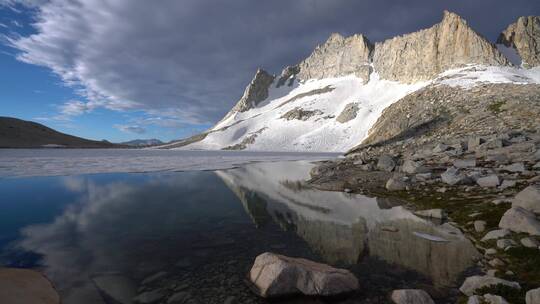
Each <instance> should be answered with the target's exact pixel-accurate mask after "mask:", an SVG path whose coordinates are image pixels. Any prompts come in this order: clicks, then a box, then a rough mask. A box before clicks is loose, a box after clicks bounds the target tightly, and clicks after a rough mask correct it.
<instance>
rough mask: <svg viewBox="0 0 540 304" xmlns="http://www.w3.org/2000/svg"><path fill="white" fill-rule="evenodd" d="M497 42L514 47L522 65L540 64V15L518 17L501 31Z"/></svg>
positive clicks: (533, 65) (532, 65) (534, 65)
mask: <svg viewBox="0 0 540 304" xmlns="http://www.w3.org/2000/svg"><path fill="white" fill-rule="evenodd" d="M497 43H500V44H504V45H505V46H507V47H513V48H514V49H516V51H517V52H518V54H519V56H520V57H521V59H522V60H523V62H522V65H523V67H525V68H531V67H536V66H540V16H528V17H520V18H519V19H518V20H517V21H516V22H515V23H512V24H510V25H509V26H508V28H507V29H506V30H505V31H504V32H502V33H501V35H500V36H499V39H498V40H497Z"/></svg>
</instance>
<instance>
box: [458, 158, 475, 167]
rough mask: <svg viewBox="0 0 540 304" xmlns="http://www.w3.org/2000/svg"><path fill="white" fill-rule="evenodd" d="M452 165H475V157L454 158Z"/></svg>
mask: <svg viewBox="0 0 540 304" xmlns="http://www.w3.org/2000/svg"><path fill="white" fill-rule="evenodd" d="M454 167H456V168H470V167H476V159H474V158H470V159H456V160H454Z"/></svg>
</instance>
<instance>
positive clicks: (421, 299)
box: [391, 289, 435, 304]
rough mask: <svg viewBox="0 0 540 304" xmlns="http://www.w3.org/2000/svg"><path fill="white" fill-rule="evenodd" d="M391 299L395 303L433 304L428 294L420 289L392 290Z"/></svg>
mask: <svg viewBox="0 0 540 304" xmlns="http://www.w3.org/2000/svg"><path fill="white" fill-rule="evenodd" d="M391 299H392V301H393V302H394V303H396V304H435V302H433V299H431V297H430V296H429V294H428V293H427V292H425V291H423V290H421V289H398V290H394V291H392V296H391Z"/></svg>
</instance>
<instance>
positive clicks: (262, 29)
mask: <svg viewBox="0 0 540 304" xmlns="http://www.w3.org/2000/svg"><path fill="white" fill-rule="evenodd" d="M284 8H286V9H284ZM444 9H448V10H451V11H454V12H456V13H458V14H460V15H461V16H463V17H464V18H465V19H466V20H468V22H469V24H470V25H471V26H472V27H473V28H474V29H476V30H477V31H479V32H480V33H481V34H483V35H484V36H485V37H486V38H488V39H489V40H491V41H495V39H496V38H497V35H498V34H499V33H500V32H501V31H502V30H504V29H505V28H506V27H507V26H508V25H509V24H510V23H512V22H514V21H515V20H516V19H517V18H518V17H519V16H523V15H539V14H540V1H532V0H513V1H507V0H475V1H470V0H452V1H433V0H410V1H402V0H378V1H356V0H333V1H327V0H296V1H290V0H275V1H253V0H230V1H215V0H181V1H178V0H159V1H134V0H114V1H112V0H0V116H12V117H17V118H21V119H26V120H33V121H37V122H40V123H43V124H45V125H47V126H49V127H52V128H54V129H57V130H60V131H62V132H65V133H69V134H73V135H77V136H82V137H86V138H90V139H96V140H101V139H106V140H109V141H112V142H121V141H126V140H130V139H135V138H158V139H161V140H163V141H169V140H172V139H179V138H183V137H187V136H190V135H193V134H195V133H198V132H200V131H202V130H205V129H207V128H209V127H210V126H212V125H213V124H215V123H216V122H217V121H219V120H220V119H221V118H222V117H223V116H224V115H225V114H226V113H227V112H228V110H229V109H230V108H231V107H232V106H233V105H234V104H235V103H236V101H237V100H238V99H239V98H240V97H241V95H242V93H243V91H244V88H245V86H246V85H247V84H248V83H249V81H250V80H251V78H252V77H253V75H254V73H255V71H256V70H257V68H259V67H262V68H264V69H266V70H268V71H269V72H271V73H274V74H279V73H280V71H281V69H282V68H283V67H285V66H287V65H291V64H296V63H298V62H299V61H301V60H302V59H303V58H305V57H307V56H308V55H309V54H310V53H311V51H312V50H313V49H314V47H315V46H316V45H317V44H320V43H322V42H324V41H325V40H326V39H327V38H328V36H329V35H330V34H331V33H333V32H338V33H341V34H343V35H351V34H354V33H363V34H365V35H366V36H367V37H368V38H369V39H370V40H371V41H373V42H376V41H382V40H384V39H387V38H389V37H392V36H395V35H399V34H404V33H408V32H412V31H416V30H418V29H421V28H426V27H429V26H431V25H433V24H435V23H437V22H439V21H440V19H441V18H442V12H443V10H444Z"/></svg>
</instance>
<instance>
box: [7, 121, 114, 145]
mask: <svg viewBox="0 0 540 304" xmlns="http://www.w3.org/2000/svg"><path fill="white" fill-rule="evenodd" d="M48 147H49V148H113V147H120V146H118V145H115V144H112V143H110V142H106V141H95V140H88V139H84V138H80V137H76V136H72V135H67V134H64V133H60V132H57V131H55V130H53V129H51V128H48V127H46V126H44V125H41V124H38V123H35V122H31V121H25V120H21V119H17V118H11V117H0V148H48Z"/></svg>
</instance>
